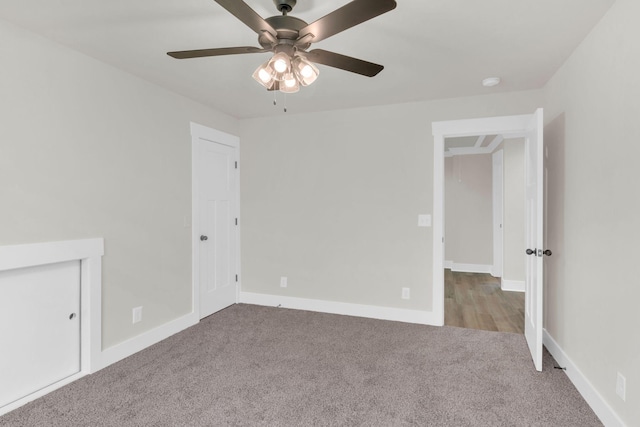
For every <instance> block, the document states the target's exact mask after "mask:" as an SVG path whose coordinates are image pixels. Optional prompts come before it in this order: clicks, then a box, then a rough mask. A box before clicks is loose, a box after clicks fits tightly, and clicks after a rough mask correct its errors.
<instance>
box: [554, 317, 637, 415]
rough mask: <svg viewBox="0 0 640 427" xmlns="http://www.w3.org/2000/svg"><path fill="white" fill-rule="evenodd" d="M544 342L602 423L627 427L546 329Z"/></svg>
mask: <svg viewBox="0 0 640 427" xmlns="http://www.w3.org/2000/svg"><path fill="white" fill-rule="evenodd" d="M542 341H543V343H544V346H545V347H546V348H547V350H548V351H549V353H551V355H552V356H553V358H554V359H555V360H556V362H558V364H559V365H560V366H561V367H563V368H566V370H565V373H566V374H567V377H569V379H570V380H571V382H572V383H573V385H574V386H575V387H576V389H577V390H578V391H579V392H580V394H581V395H582V397H583V398H584V400H585V401H586V402H587V403H588V404H589V406H591V409H593V412H595V413H596V415H597V416H598V418H600V421H602V423H603V424H604V425H605V426H606V427H626V425H625V424H624V422H623V421H622V420H621V419H620V417H619V416H618V414H616V412H615V411H614V410H613V408H612V407H611V406H609V404H608V403H607V402H606V400H604V398H603V397H602V395H601V394H600V393H598V391H597V390H596V389H595V387H593V385H592V384H591V382H590V381H589V380H588V379H587V377H585V376H584V374H583V373H582V371H580V369H578V367H577V366H576V365H575V364H574V363H573V361H572V360H571V359H570V358H569V356H567V354H566V353H565V352H564V350H563V349H562V347H560V345H559V344H558V343H557V342H556V340H554V339H553V337H552V336H551V335H550V334H549V332H547V330H546V329H544V331H543V335H542Z"/></svg>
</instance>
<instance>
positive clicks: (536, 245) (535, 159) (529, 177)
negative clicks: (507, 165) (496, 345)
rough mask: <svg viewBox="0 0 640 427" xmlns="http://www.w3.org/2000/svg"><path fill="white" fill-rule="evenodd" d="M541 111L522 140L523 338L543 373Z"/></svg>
mask: <svg viewBox="0 0 640 427" xmlns="http://www.w3.org/2000/svg"><path fill="white" fill-rule="evenodd" d="M542 114H543V113H542V109H538V110H537V111H536V112H535V113H534V114H533V117H532V118H531V122H530V124H529V128H528V129H527V131H528V134H527V136H526V139H525V203H526V206H525V209H526V220H525V227H526V233H525V244H526V246H527V248H528V249H531V250H532V251H533V253H532V254H531V255H528V256H527V257H526V264H525V266H526V267H525V268H526V274H525V307H524V335H525V338H526V340H527V344H528V345H529V350H530V351H531V356H532V357H533V363H534V365H535V367H536V369H537V370H538V371H542V329H543V310H542V309H543V307H542V304H543V287H544V284H543V279H544V275H543V264H544V262H543V257H544V255H543V251H544V140H543V126H544V123H543V116H542Z"/></svg>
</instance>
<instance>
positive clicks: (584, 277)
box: [545, 0, 640, 426]
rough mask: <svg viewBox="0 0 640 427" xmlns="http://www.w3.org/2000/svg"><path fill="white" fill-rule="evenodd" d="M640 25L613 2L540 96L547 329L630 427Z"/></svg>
mask: <svg viewBox="0 0 640 427" xmlns="http://www.w3.org/2000/svg"><path fill="white" fill-rule="evenodd" d="M639 16H640V2H638V1H636V0H618V1H617V2H616V3H615V4H614V5H613V6H612V8H611V9H610V11H609V12H608V13H607V14H606V15H605V16H604V18H603V19H602V21H601V22H600V23H599V24H598V25H597V26H596V27H595V29H594V30H593V31H592V32H591V33H590V34H589V36H588V37H587V38H586V39H585V40H584V41H583V42H582V44H581V45H580V46H579V47H578V48H577V49H576V51H575V52H574V53H573V55H572V56H571V57H570V58H569V60H567V62H566V63H565V64H564V65H563V67H562V68H561V69H560V70H559V71H558V73H557V74H556V75H555V76H554V77H553V78H552V79H551V81H550V82H549V83H548V84H547V86H546V88H545V96H546V101H545V106H546V128H545V138H546V141H547V147H548V150H549V158H548V160H547V165H548V171H549V172H548V173H549V183H548V221H547V227H548V228H547V237H548V239H547V241H548V244H547V246H548V248H550V249H551V250H552V251H553V256H552V257H550V258H548V259H547V260H546V271H547V286H546V289H545V294H546V300H545V308H546V310H545V327H546V329H547V331H549V333H550V334H551V335H552V336H553V338H554V339H555V340H556V341H557V342H558V343H559V344H560V346H561V347H562V348H563V349H564V350H565V351H566V353H567V355H568V356H569V357H570V358H571V359H572V360H573V362H574V363H575V364H576V365H577V367H578V368H579V369H580V370H581V371H582V373H583V374H584V375H585V376H586V377H587V379H588V380H589V381H590V382H591V384H593V386H594V387H595V388H596V389H597V390H598V392H599V393H600V394H601V395H602V396H603V397H604V398H605V399H606V401H607V402H608V404H609V405H611V407H613V408H614V410H615V411H616V412H617V413H618V414H620V415H621V417H622V418H623V420H624V421H625V422H626V423H627V425H629V426H632V425H638V424H639V423H640V339H639V338H638V327H639V326H640V322H639V321H638V304H639V301H640V283H639V280H638V273H637V272H636V271H635V268H634V266H635V265H637V262H638V254H639V253H640V251H639V250H638V242H639V241H640V190H638V182H640V172H639V168H638V159H639V158H640V143H639V141H640V121H639V118H640V79H639V78H638V76H640V43H639V42H638V40H640V26H638V22H637V21H638V17H639ZM617 372H621V373H622V374H623V375H625V376H626V378H627V399H626V402H623V401H622V400H621V399H620V398H619V397H618V396H617V395H616V393H615V386H616V373H617Z"/></svg>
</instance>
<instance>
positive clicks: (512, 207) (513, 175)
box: [502, 138, 526, 282]
mask: <svg viewBox="0 0 640 427" xmlns="http://www.w3.org/2000/svg"><path fill="white" fill-rule="evenodd" d="M503 150H504V157H503V159H504V165H503V171H504V179H503V186H504V217H503V224H502V227H503V239H504V240H503V252H504V256H503V270H502V279H503V280H508V281H515V282H524V280H525V249H526V248H525V211H524V205H525V199H524V195H525V194H524V139H523V138H517V139H508V140H505V141H504V148H503Z"/></svg>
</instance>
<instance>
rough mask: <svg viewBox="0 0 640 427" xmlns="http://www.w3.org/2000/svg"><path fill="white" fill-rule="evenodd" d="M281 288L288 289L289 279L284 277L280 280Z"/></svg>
mask: <svg viewBox="0 0 640 427" xmlns="http://www.w3.org/2000/svg"><path fill="white" fill-rule="evenodd" d="M280 287H281V288H286V287H287V278H286V277H284V276H283V277H281V278H280Z"/></svg>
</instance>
